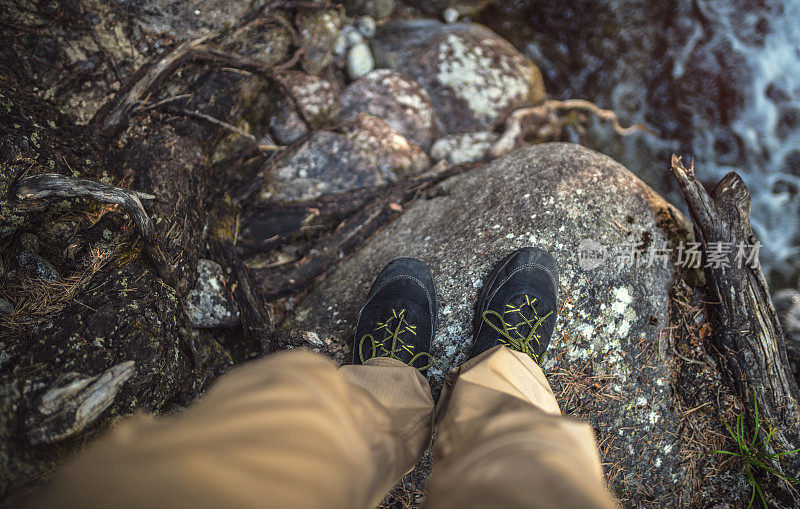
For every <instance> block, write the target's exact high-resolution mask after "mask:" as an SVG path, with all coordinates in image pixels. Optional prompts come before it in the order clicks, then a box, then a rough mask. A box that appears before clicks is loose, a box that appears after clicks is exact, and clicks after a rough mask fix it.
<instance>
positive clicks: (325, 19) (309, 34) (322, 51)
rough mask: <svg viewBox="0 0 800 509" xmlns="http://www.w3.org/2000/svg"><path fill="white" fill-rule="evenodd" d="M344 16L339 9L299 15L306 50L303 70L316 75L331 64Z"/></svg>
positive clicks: (301, 37) (314, 11)
mask: <svg viewBox="0 0 800 509" xmlns="http://www.w3.org/2000/svg"><path fill="white" fill-rule="evenodd" d="M342 20H343V15H342V12H341V11H340V10H338V9H307V10H303V11H301V12H300V13H298V15H297V27H298V29H299V33H300V40H301V42H302V43H303V46H304V47H305V48H306V52H305V53H304V54H303V68H304V69H305V70H306V71H307V72H309V73H311V74H315V75H319V74H320V73H321V72H322V70H323V69H324V68H325V67H327V66H328V64H330V63H331V59H332V57H333V47H334V45H335V44H336V38H337V37H338V36H339V30H340V29H341V28H342Z"/></svg>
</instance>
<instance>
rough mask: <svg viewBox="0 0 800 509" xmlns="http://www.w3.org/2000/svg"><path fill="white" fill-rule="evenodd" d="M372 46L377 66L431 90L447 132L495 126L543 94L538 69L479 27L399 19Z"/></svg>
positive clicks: (499, 38) (487, 30)
mask: <svg viewBox="0 0 800 509" xmlns="http://www.w3.org/2000/svg"><path fill="white" fill-rule="evenodd" d="M371 46H372V50H373V54H374V56H375V62H376V65H377V66H378V67H388V68H391V69H395V70H397V71H401V72H403V73H405V74H408V75H409V76H411V78H413V79H414V80H415V81H416V82H417V83H419V84H420V85H422V87H423V88H425V90H427V91H428V94H429V95H430V96H431V99H432V100H433V104H434V106H435V107H436V111H437V114H438V117H439V119H440V120H441V122H442V125H443V127H444V131H445V134H448V133H454V132H469V131H480V130H485V129H491V128H492V127H494V126H495V125H496V124H498V123H500V122H502V121H503V120H504V119H505V117H506V116H507V115H508V113H510V112H511V111H512V110H514V109H517V108H520V107H522V106H526V105H531V104H535V103H538V102H540V101H542V100H544V97H545V91H544V85H543V83H542V75H541V73H540V72H539V69H538V68H537V67H536V66H535V65H534V64H533V63H532V62H531V61H530V60H528V59H527V58H526V57H525V56H523V55H522V54H521V53H520V52H519V51H517V50H516V48H514V47H513V46H512V45H511V44H509V43H508V42H507V41H505V40H504V39H502V38H501V37H499V36H498V35H497V34H495V33H494V32H492V31H491V30H489V29H488V28H486V27H483V26H481V25H475V24H470V23H455V24H451V25H448V24H444V23H440V22H438V21H433V20H412V21H400V22H396V23H391V24H389V25H385V26H383V27H381V28H380V29H379V30H378V33H377V34H376V36H375V38H373V39H372V40H371Z"/></svg>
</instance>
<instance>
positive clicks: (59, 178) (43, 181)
mask: <svg viewBox="0 0 800 509" xmlns="http://www.w3.org/2000/svg"><path fill="white" fill-rule="evenodd" d="M14 197H15V198H16V200H17V201H18V202H19V203H20V204H35V203H36V202H41V201H45V200H52V199H57V198H61V199H65V198H67V199H68V198H90V199H92V200H95V201H99V202H101V203H111V204H115V205H119V206H121V207H122V208H123V209H124V210H125V212H127V213H128V215H129V216H130V217H131V219H132V220H133V222H134V224H135V225H136V229H137V230H138V231H139V234H141V236H142V238H143V239H144V245H145V252H146V253H147V255H148V256H149V257H150V259H151V261H152V262H153V265H154V266H155V268H156V270H157V271H158V274H159V276H161V278H162V279H164V281H166V282H167V283H168V284H171V283H172V282H173V277H172V275H171V273H170V271H169V268H168V263H167V261H166V257H165V256H164V253H163V252H162V250H161V249H160V247H159V245H158V242H157V240H156V238H155V235H154V230H153V221H151V220H150V216H148V215H147V211H146V210H145V209H144V206H143V205H142V202H141V200H142V199H145V200H153V199H155V196H153V195H150V194H147V193H140V192H138V191H133V190H130V189H122V188H121V187H115V186H110V185H107V184H103V183H102V182H97V181H95V180H91V179H86V178H75V177H67V176H65V175H59V174H57V173H38V174H36V175H30V176H27V177H23V178H21V179H20V180H19V181H18V182H17V183H16V185H15V186H14Z"/></svg>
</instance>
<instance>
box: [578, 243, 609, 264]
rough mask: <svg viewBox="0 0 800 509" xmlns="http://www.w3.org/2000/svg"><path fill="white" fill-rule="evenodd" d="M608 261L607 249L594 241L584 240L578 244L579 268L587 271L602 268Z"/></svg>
mask: <svg viewBox="0 0 800 509" xmlns="http://www.w3.org/2000/svg"><path fill="white" fill-rule="evenodd" d="M607 259H608V250H607V249H606V247H605V246H604V245H603V244H601V243H599V242H597V241H596V240H594V239H583V240H582V241H581V243H580V244H578V266H579V267H580V268H581V269H582V270H585V271H590V270H592V269H596V268H597V267H600V266H601V265H603V264H604V263H606V260H607Z"/></svg>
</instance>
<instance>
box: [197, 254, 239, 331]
mask: <svg viewBox="0 0 800 509" xmlns="http://www.w3.org/2000/svg"><path fill="white" fill-rule="evenodd" d="M184 311H185V312H186V318H187V319H188V320H189V324H190V325H191V326H193V327H197V328H201V329H208V328H213V327H232V326H234V325H236V324H237V323H238V321H239V310H237V309H236V305H235V304H234V303H233V302H231V301H230V299H229V298H228V296H227V295H226V294H225V274H224V273H223V271H222V267H221V266H220V265H219V264H218V263H216V262H213V261H211V260H205V259H203V260H198V261H197V282H196V283H195V286H194V288H193V289H192V290H191V291H190V292H189V294H188V295H187V296H186V303H185V304H184Z"/></svg>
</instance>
